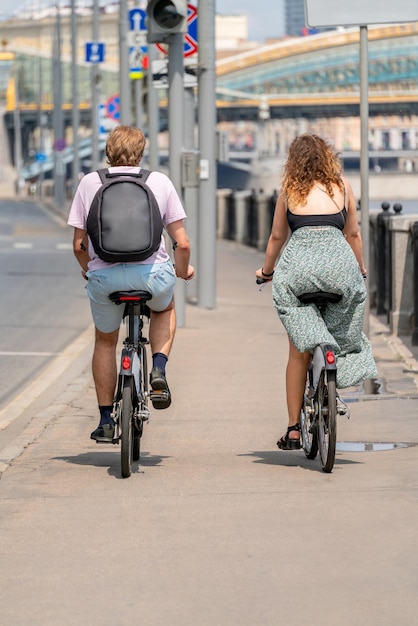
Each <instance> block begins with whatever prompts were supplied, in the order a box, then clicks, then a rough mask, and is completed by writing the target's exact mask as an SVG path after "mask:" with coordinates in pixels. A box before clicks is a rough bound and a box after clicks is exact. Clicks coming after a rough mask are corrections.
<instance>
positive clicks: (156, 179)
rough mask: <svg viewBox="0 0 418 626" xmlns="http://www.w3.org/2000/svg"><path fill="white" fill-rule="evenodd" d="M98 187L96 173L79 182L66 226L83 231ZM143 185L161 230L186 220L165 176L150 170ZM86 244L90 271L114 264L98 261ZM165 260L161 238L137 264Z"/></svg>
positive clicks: (122, 169)
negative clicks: (149, 193)
mask: <svg viewBox="0 0 418 626" xmlns="http://www.w3.org/2000/svg"><path fill="white" fill-rule="evenodd" d="M109 170H110V171H111V172H120V173H122V174H123V173H126V172H132V173H138V172H139V171H140V170H141V168H140V167H129V166H121V167H110V168H109ZM101 184H102V183H101V181H100V177H99V175H98V173H97V172H90V173H89V174H86V176H84V177H83V178H82V179H81V181H80V184H79V185H78V187H77V191H76V192H75V194H74V198H73V201H72V204H71V208H70V214H69V217H68V224H69V225H70V226H73V227H74V228H80V229H82V230H86V228H87V226H86V224H87V215H88V212H89V209H90V205H91V203H92V200H93V198H94V196H95V194H96V191H97V190H98V189H99V187H100V186H101ZM147 185H148V186H149V187H150V189H151V190H152V191H153V193H154V195H155V198H156V200H157V203H158V206H159V209H160V212H161V217H162V220H163V224H164V226H165V227H166V226H167V225H168V224H172V223H173V222H177V221H179V220H183V219H185V218H186V213H185V211H184V209H183V205H182V204H181V201H180V198H179V196H178V194H177V191H176V189H175V187H174V185H173V183H172V182H171V180H170V179H169V178H168V176H166V175H165V174H163V173H162V172H156V171H152V172H151V174H150V175H149V177H148V179H147ZM88 243H89V247H88V250H89V255H90V259H91V260H90V262H89V270H90V271H94V270H98V269H102V268H104V267H109V266H110V265H115V264H114V263H106V262H105V261H102V260H101V259H99V257H98V256H97V254H96V253H95V251H94V248H93V246H92V244H91V241H90V239H89V240H88ZM168 259H169V256H168V254H167V252H166V249H165V242H164V236H162V237H161V245H160V248H159V249H158V250H157V252H155V253H154V254H153V255H152V256H150V257H149V258H148V259H146V260H145V261H141V263H145V264H154V263H164V262H165V261H167V260H168Z"/></svg>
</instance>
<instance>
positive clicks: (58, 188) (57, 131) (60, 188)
mask: <svg viewBox="0 0 418 626" xmlns="http://www.w3.org/2000/svg"><path fill="white" fill-rule="evenodd" d="M56 8H57V19H56V31H55V38H54V50H53V55H52V56H53V61H52V76H53V83H54V201H55V204H56V205H57V206H62V205H63V204H64V198H65V164H64V160H63V155H62V151H63V149H64V119H63V115H62V75H61V14H60V3H59V2H58V3H57V7H56Z"/></svg>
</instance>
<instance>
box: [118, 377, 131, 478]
mask: <svg viewBox="0 0 418 626" xmlns="http://www.w3.org/2000/svg"><path fill="white" fill-rule="evenodd" d="M121 402H122V410H121V429H122V434H121V470H122V477H123V478H129V476H130V475H131V471H132V461H133V452H134V447H133V442H134V432H133V431H134V423H133V404H132V380H126V381H125V385H124V387H123V389H122V401H121Z"/></svg>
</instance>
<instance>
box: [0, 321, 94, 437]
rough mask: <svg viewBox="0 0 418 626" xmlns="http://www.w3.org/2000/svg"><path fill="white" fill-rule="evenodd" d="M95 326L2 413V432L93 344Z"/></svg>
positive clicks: (55, 360) (0, 416) (0, 417)
mask: <svg viewBox="0 0 418 626" xmlns="http://www.w3.org/2000/svg"><path fill="white" fill-rule="evenodd" d="M92 338H93V325H90V326H89V327H88V328H87V329H86V330H85V331H84V332H83V333H82V334H81V335H80V336H79V337H78V338H77V339H76V340H75V341H73V342H72V343H71V344H70V345H69V346H68V347H67V348H66V349H65V350H64V351H63V352H62V353H61V354H60V355H59V356H58V357H57V358H56V359H54V361H53V363H51V364H50V365H49V366H48V367H47V368H46V370H44V372H43V373H42V374H41V375H40V376H39V377H38V378H37V379H36V380H34V381H33V382H32V383H30V385H28V386H27V387H25V389H23V391H22V392H21V393H20V394H19V395H18V396H17V397H15V398H14V399H13V400H12V401H11V402H9V404H8V405H7V406H5V407H4V409H2V410H1V411H0V430H4V429H5V428H7V427H8V426H9V425H10V424H11V423H12V422H13V421H14V420H15V419H16V418H18V417H19V415H21V414H22V413H23V412H24V411H25V410H26V409H27V408H28V406H30V404H31V403H32V402H33V401H34V400H36V398H39V396H40V395H41V394H42V393H43V392H44V391H45V390H46V389H48V387H50V386H51V384H52V383H53V382H54V381H56V380H57V379H58V378H59V377H60V376H61V374H62V373H63V372H65V370H66V369H67V367H69V366H70V365H71V363H72V362H73V361H75V360H76V359H77V357H78V356H79V355H80V354H81V352H82V351H83V350H84V349H85V348H86V347H87V346H88V345H89V344H91V343H92Z"/></svg>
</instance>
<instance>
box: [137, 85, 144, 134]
mask: <svg viewBox="0 0 418 626" xmlns="http://www.w3.org/2000/svg"><path fill="white" fill-rule="evenodd" d="M142 117H143V111H142V78H136V79H135V123H136V125H137V127H138V128H142Z"/></svg>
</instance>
